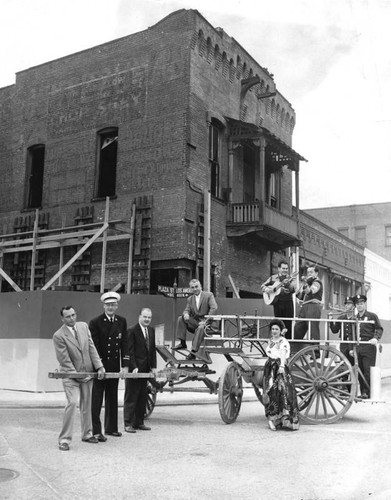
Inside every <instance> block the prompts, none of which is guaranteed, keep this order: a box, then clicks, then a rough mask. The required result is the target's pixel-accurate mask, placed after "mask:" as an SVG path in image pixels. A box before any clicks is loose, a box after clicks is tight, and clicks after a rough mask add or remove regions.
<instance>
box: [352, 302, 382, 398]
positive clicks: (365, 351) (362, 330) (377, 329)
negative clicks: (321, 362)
mask: <svg viewBox="0 0 391 500" xmlns="http://www.w3.org/2000/svg"><path fill="white" fill-rule="evenodd" d="M354 303H355V305H356V308H357V315H356V319H357V321H358V338H359V340H361V341H364V342H369V343H368V344H361V343H359V345H358V346H357V360H358V366H359V368H360V370H361V373H362V375H363V376H361V375H360V377H359V383H360V390H361V395H360V396H359V397H360V398H361V399H369V397H370V387H371V366H376V353H377V349H376V347H377V345H378V343H379V341H380V339H381V338H382V335H383V327H382V325H381V323H380V320H379V318H378V316H377V314H375V313H373V312H370V311H367V297H366V295H356V296H355V297H354ZM362 321H372V323H362Z"/></svg>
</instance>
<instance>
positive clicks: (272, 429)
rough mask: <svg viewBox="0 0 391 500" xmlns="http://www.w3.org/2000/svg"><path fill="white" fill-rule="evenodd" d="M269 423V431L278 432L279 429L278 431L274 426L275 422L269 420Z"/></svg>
mask: <svg viewBox="0 0 391 500" xmlns="http://www.w3.org/2000/svg"><path fill="white" fill-rule="evenodd" d="M267 422H268V424H269V429H270V430H271V431H276V430H277V429H276V426H275V425H274V424H273V422H272V421H271V420H268V421H267Z"/></svg>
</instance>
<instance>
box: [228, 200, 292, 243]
mask: <svg viewBox="0 0 391 500" xmlns="http://www.w3.org/2000/svg"><path fill="white" fill-rule="evenodd" d="M248 234H254V235H256V236H257V237H258V238H260V239H261V240H263V242H264V243H265V245H268V246H269V247H270V248H272V249H282V248H287V247H289V246H297V245H299V244H300V237H299V222H298V219H297V218H296V216H295V215H292V216H291V217H289V216H288V215H286V214H283V213H282V212H280V211H279V210H277V209H275V208H273V207H271V206H269V205H266V204H265V203H248V204H245V203H232V204H231V205H230V206H229V207H228V217H227V235H228V237H231V238H237V237H240V236H246V235H248Z"/></svg>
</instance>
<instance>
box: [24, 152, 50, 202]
mask: <svg viewBox="0 0 391 500" xmlns="http://www.w3.org/2000/svg"><path fill="white" fill-rule="evenodd" d="M44 163H45V146H44V145H43V144H36V145H35V146H31V147H30V148H28V150H27V165H26V177H27V189H26V208H39V207H40V206H41V205H42V192H43V170H44Z"/></svg>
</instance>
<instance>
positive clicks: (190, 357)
mask: <svg viewBox="0 0 391 500" xmlns="http://www.w3.org/2000/svg"><path fill="white" fill-rule="evenodd" d="M186 359H189V360H190V359H196V357H195V354H193V353H192V352H191V353H190V354H188V355H187V356H186Z"/></svg>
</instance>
